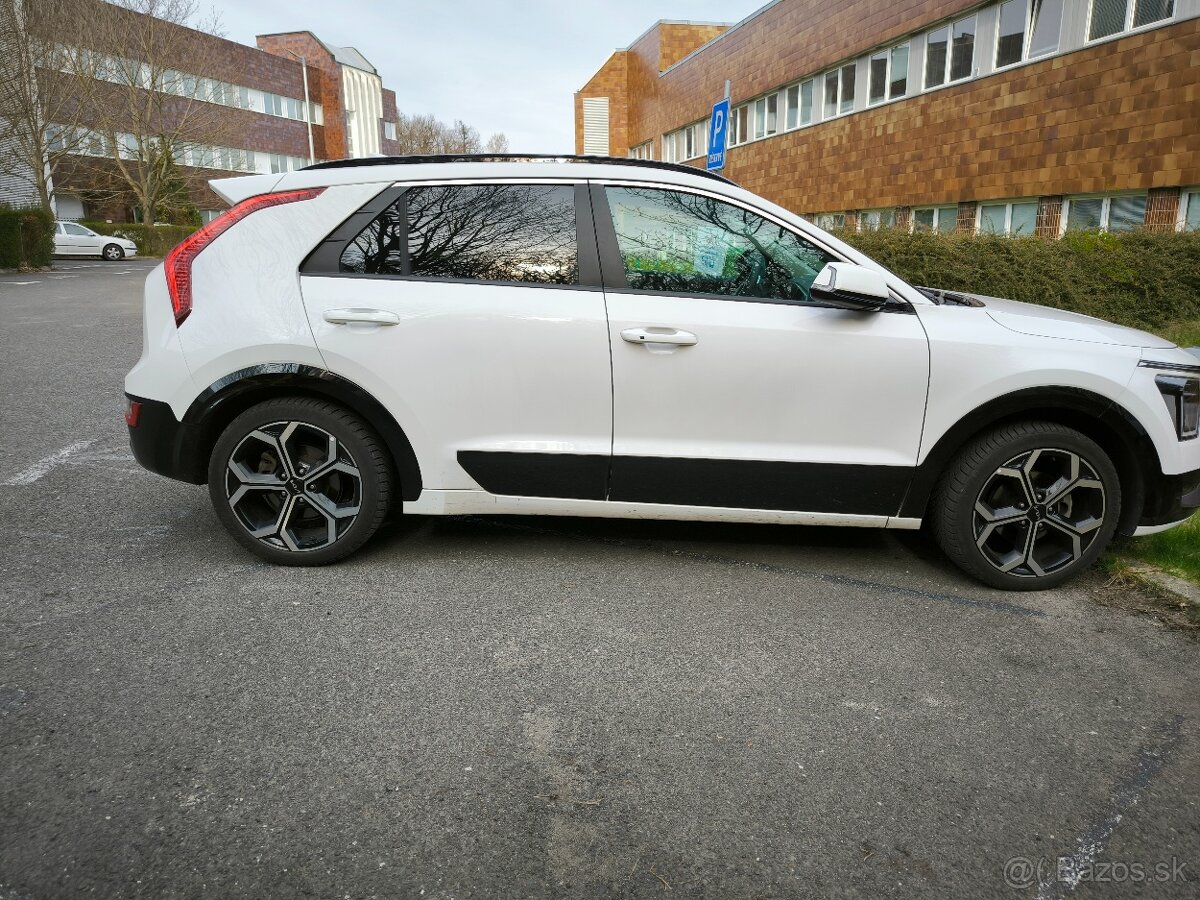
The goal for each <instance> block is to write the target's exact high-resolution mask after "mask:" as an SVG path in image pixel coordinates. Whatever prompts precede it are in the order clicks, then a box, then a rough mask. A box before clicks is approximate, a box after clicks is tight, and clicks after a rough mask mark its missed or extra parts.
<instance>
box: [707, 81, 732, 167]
mask: <svg viewBox="0 0 1200 900" xmlns="http://www.w3.org/2000/svg"><path fill="white" fill-rule="evenodd" d="M728 134H729V98H728V97H726V98H725V99H724V100H718V101H717V102H716V103H714V104H713V110H712V121H710V122H709V123H708V165H707V166H706V167H705V168H707V169H708V171H710V172H717V171H720V170H721V169H723V168H725V143H726V138H727V136H728Z"/></svg>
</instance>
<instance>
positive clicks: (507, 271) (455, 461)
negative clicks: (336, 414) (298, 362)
mask: <svg viewBox="0 0 1200 900" xmlns="http://www.w3.org/2000/svg"><path fill="white" fill-rule="evenodd" d="M580 204H582V205H581V206H580ZM587 204H588V198H587V189H586V187H585V186H577V185H575V184H573V183H571V182H566V181H563V182H557V181H538V182H513V181H496V182H491V181H488V182H470V183H464V182H458V183H444V182H443V183H420V184H413V185H410V186H408V187H396V188H392V189H389V190H387V191H384V192H383V194H381V195H380V196H379V197H377V198H376V199H375V200H374V201H372V202H371V203H369V204H367V206H365V207H364V208H363V209H362V210H360V211H359V213H357V214H356V215H354V216H352V217H351V218H350V220H348V221H347V222H346V223H345V224H343V225H342V226H341V227H340V228H339V229H338V230H337V231H335V232H334V233H333V234H332V235H330V237H329V238H328V239H327V240H326V241H325V242H324V243H323V244H322V245H321V246H320V247H318V248H317V250H315V251H314V252H313V254H312V255H311V256H310V257H309V259H308V260H306V262H305V263H304V265H303V267H302V269H301V288H302V291H303V295H304V303H305V307H306V310H307V312H308V318H309V322H310V323H311V325H312V329H313V334H314V336H315V338H316V343H317V346H318V348H319V349H320V351H321V353H322V354H323V356H324V358H325V361H326V364H327V365H328V367H329V368H330V369H331V370H333V371H334V372H336V373H338V374H340V375H342V376H344V377H346V378H348V379H350V380H351V381H354V382H356V383H357V384H359V385H360V386H361V387H363V388H365V389H366V390H367V391H369V392H370V393H371V394H372V395H374V396H375V397H376V398H377V399H379V400H380V401H381V402H382V403H383V404H384V405H385V406H387V407H388V408H389V409H390V411H391V412H392V414H393V415H394V416H395V418H396V421H397V422H398V423H399V424H400V426H401V427H402V428H403V429H404V430H405V432H406V434H407V435H408V438H409V440H410V441H411V443H412V445H413V449H414V451H415V452H416V455H417V458H418V461H419V463H420V466H421V471H422V481H423V487H424V488H425V489H426V490H433V491H461V490H471V489H474V490H478V489H479V488H480V487H482V488H483V489H484V490H486V491H489V492H491V493H494V494H502V495H516V496H535V497H569V498H579V499H590V500H602V499H604V495H605V490H606V485H607V478H608V464H609V458H610V454H611V441H612V383H611V367H610V360H609V343H608V341H609V339H608V325H607V319H606V315H605V306H604V294H603V290H602V287H601V284H600V272H599V262H598V258H597V255H596V242H595V237H594V233H593V230H592V219H591V215H590V210H589V207H588V205H587ZM577 207H578V208H579V210H580V214H579V215H577ZM422 499H423V500H430V499H432V500H436V498H426V497H424V496H423V497H422Z"/></svg>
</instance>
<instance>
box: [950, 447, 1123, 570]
mask: <svg viewBox="0 0 1200 900" xmlns="http://www.w3.org/2000/svg"><path fill="white" fill-rule="evenodd" d="M1105 501H1106V498H1105V494H1104V484H1103V483H1102V482H1101V480H1100V478H1099V476H1098V475H1097V474H1096V470H1095V468H1094V467H1093V466H1092V465H1091V463H1089V462H1088V461H1087V460H1086V459H1084V458H1083V457H1082V456H1080V455H1079V454H1078V453H1075V452H1073V451H1070V450H1058V449H1051V448H1045V449H1038V450H1029V451H1027V452H1025V453H1022V454H1021V455H1020V456H1015V457H1013V458H1012V459H1010V460H1009V461H1008V462H1006V463H1005V464H1004V465H1003V466H1001V467H1000V468H998V469H997V470H996V471H995V472H994V473H993V474H992V475H991V476H990V477H989V478H988V479H987V481H985V482H984V485H983V489H982V490H981V491H980V492H979V496H978V497H977V498H976V500H975V510H974V517H973V521H974V530H975V545H976V547H978V549H979V552H980V553H981V554H982V555H983V558H984V559H986V560H987V561H988V563H989V564H990V565H991V566H992V567H993V568H995V569H996V570H997V571H999V572H1003V573H1005V574H1008V575H1015V576H1018V577H1025V578H1040V577H1044V576H1046V575H1050V574H1052V573H1054V572H1057V571H1059V570H1061V569H1064V568H1066V567H1067V566H1070V565H1071V564H1072V563H1074V562H1076V561H1077V560H1079V559H1080V557H1082V556H1083V554H1084V553H1085V552H1086V551H1087V548H1088V547H1089V546H1090V545H1091V543H1092V541H1093V540H1095V538H1096V536H1097V535H1098V534H1099V533H1100V531H1101V526H1102V525H1103V524H1104V515H1105Z"/></svg>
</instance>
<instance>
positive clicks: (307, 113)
mask: <svg viewBox="0 0 1200 900" xmlns="http://www.w3.org/2000/svg"><path fill="white" fill-rule="evenodd" d="M300 68H301V70H302V71H303V72H304V121H305V122H307V123H308V164H309V165H310V166H311V165H312V164H313V163H315V162H316V161H317V157H316V153H315V152H314V151H313V136H312V118H313V116H312V102H311V101H310V100H309V99H308V61H307V60H306V59H305V58H304V57H303V56H301V57H300Z"/></svg>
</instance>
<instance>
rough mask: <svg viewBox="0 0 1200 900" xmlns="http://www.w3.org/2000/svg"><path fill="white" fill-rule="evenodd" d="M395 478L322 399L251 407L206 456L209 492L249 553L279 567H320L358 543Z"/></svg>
mask: <svg viewBox="0 0 1200 900" xmlns="http://www.w3.org/2000/svg"><path fill="white" fill-rule="evenodd" d="M394 488H395V477H394V475H393V472H392V464H391V459H390V457H389V456H388V453H387V450H386V449H385V447H384V444H383V442H382V441H381V440H380V438H379V436H378V435H376V434H375V432H374V431H372V430H371V429H370V428H369V427H368V426H367V425H366V424H365V423H364V422H363V421H362V420H361V419H359V418H358V417H357V416H355V415H354V414H352V413H350V412H348V411H347V410H345V409H343V408H342V407H340V406H337V405H335V404H333V403H328V402H326V401H323V400H313V399H308V398H303V397H285V398H280V399H277V400H268V401H266V402H264V403H259V404H258V405H257V406H252V407H251V408H250V409H248V410H246V411H245V412H244V413H242V414H241V415H239V416H238V417H237V418H236V419H234V420H233V421H232V422H231V423H229V426H228V427H227V428H226V429H225V430H224V432H222V433H221V436H220V437H219V438H218V439H217V442H216V444H215V445H214V447H213V452H212V456H211V457H210V459H209V465H208V492H209V496H210V497H211V499H212V503H213V508H214V509H215V510H216V512H217V518H219V519H220V520H221V524H223V525H224V526H225V528H226V529H227V530H228V531H229V533H230V534H232V535H233V537H234V538H235V539H236V540H237V541H238V543H240V544H241V545H242V546H243V547H245V548H246V549H247V550H249V551H251V552H252V553H255V554H257V555H258V556H261V557H262V558H263V559H265V560H267V561H269V562H273V563H277V564H279V565H284V566H322V565H327V564H328V563H332V562H336V561H337V560H339V559H342V558H344V557H346V556H349V555H350V554H351V553H353V552H354V551H356V550H358V549H359V548H360V547H361V546H362V545H363V544H365V543H366V542H367V541H368V540H369V539H370V538H371V536H372V535H373V534H375V532H376V530H378V528H379V526H380V524H381V523H382V522H383V520H384V518H385V517H386V516H387V513H388V507H389V505H390V503H391V498H392V496H393V490H394Z"/></svg>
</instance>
